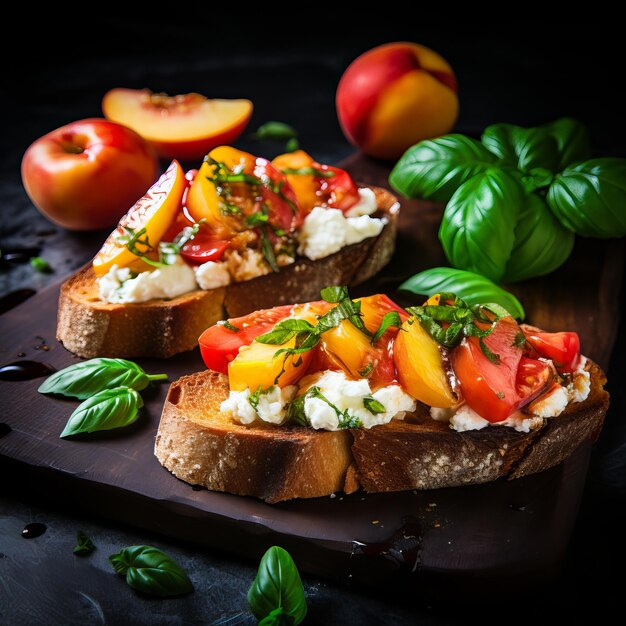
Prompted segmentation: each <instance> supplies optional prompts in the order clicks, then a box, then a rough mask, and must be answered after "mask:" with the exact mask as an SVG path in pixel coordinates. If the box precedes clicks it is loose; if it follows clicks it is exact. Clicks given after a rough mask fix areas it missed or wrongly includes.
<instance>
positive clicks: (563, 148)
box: [543, 117, 591, 172]
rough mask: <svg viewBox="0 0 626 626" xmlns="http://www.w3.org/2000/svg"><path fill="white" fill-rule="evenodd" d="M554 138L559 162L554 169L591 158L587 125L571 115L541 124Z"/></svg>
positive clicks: (558, 170) (557, 169)
mask: <svg viewBox="0 0 626 626" xmlns="http://www.w3.org/2000/svg"><path fill="white" fill-rule="evenodd" d="M543 128H545V129H546V130H547V131H548V132H549V133H550V134H551V135H552V136H553V137H554V139H555V140H556V145H557V149H558V151H559V162H558V164H557V166H556V171H557V172H560V171H561V170H562V169H564V168H565V167H567V166H568V165H572V164H573V163H577V162H579V161H586V160H587V159H590V158H591V139H590V137H589V131H588V130H587V127H586V126H585V125H584V124H582V123H581V122H579V121H578V120H575V119H572V118H571V117H562V118H561V119H558V120H555V121H554V122H551V123H550V124H545V125H544V126H543Z"/></svg>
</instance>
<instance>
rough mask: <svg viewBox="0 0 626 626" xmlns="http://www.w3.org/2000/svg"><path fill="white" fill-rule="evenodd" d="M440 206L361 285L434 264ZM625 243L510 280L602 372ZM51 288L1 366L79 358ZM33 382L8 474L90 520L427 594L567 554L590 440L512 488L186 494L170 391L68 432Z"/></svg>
mask: <svg viewBox="0 0 626 626" xmlns="http://www.w3.org/2000/svg"><path fill="white" fill-rule="evenodd" d="M347 167H348V168H349V169H350V170H351V171H352V173H353V174H354V175H355V177H357V178H358V179H360V180H363V181H364V182H369V183H374V184H381V183H384V178H385V176H386V171H387V170H386V169H385V167H384V166H382V165H380V164H377V163H375V162H373V161H371V160H368V159H364V158H363V157H358V156H357V157H354V158H351V159H349V160H348V162H347ZM440 213H441V208H440V207H438V206H436V205H434V204H429V203H422V202H415V201H411V202H408V201H405V202H403V207H402V211H401V219H400V229H399V237H398V246H397V253H396V255H395V256H394V259H393V261H392V263H391V264H390V265H389V267H388V268H386V269H385V270H384V271H383V272H382V273H381V275H380V276H379V277H377V278H376V279H373V280H372V281H370V283H369V284H367V285H364V286H362V287H361V288H360V289H359V292H363V293H366V292H369V293H371V292H372V291H378V290H381V291H387V292H388V293H389V294H390V295H392V296H394V294H395V288H396V286H397V284H398V283H399V281H400V280H403V279H404V278H406V277H407V276H408V275H410V274H411V273H412V272H413V271H416V270H419V269H422V268H424V267H430V266H432V265H436V264H439V263H441V262H442V261H443V259H442V258H441V251H440V247H439V245H438V244H437V239H436V235H435V233H436V228H437V225H438V223H439V219H440ZM619 243H620V242H609V243H608V244H607V243H606V242H601V245H600V243H599V242H590V241H589V242H587V241H585V242H583V243H582V244H580V243H579V244H578V245H577V249H576V251H575V254H574V255H573V257H572V259H571V260H570V261H568V264H567V266H565V267H564V268H562V269H561V270H559V271H558V272H556V273H554V274H553V275H551V276H550V277H548V278H545V279H541V280H537V281H528V282H527V283H524V284H523V285H520V287H519V288H518V289H516V291H517V292H518V294H519V295H520V297H521V298H522V300H523V302H524V304H525V306H526V308H527V311H528V319H529V321H531V322H532V323H536V324H539V325H541V326H543V327H545V328H547V329H554V330H556V329H576V330H578V331H579V332H580V334H581V339H582V344H583V347H584V350H585V352H586V353H587V354H589V356H591V357H592V358H594V359H595V360H597V361H598V362H599V363H600V364H602V365H604V366H605V367H606V365H607V363H608V357H609V354H610V351H611V347H612V342H613V338H614V332H615V328H616V320H617V306H618V297H617V294H618V291H619V285H620V281H621V272H622V268H623V246H621V245H617V244H619ZM583 269H585V270H586V271H583ZM57 297H58V287H51V288H49V289H47V290H44V291H42V292H41V293H39V294H37V295H36V296H34V297H33V298H32V299H30V300H28V301H27V302H26V303H24V304H23V305H21V306H19V307H18V308H15V309H13V310H12V311H10V312H8V313H6V314H5V315H3V316H2V317H1V318H0V328H1V336H2V345H1V346H0V349H1V350H2V355H3V361H4V362H6V361H12V360H15V358H16V357H17V354H18V353H22V354H24V355H25V357H24V358H28V359H32V358H34V359H37V360H39V361H42V362H45V363H47V364H50V365H51V366H53V367H54V368H56V369H60V368H62V367H65V366H67V365H69V364H71V363H72V362H75V360H76V358H75V357H73V356H72V355H71V354H69V353H68V352H67V351H66V350H65V349H64V348H63V347H62V346H61V345H60V344H58V343H57V342H56V340H55V339H54V336H55V314H56V301H57ZM598 303H601V305H600V306H598ZM590 321H591V322H592V323H589V322H590ZM44 345H45V346H47V347H48V348H49V349H48V350H44V349H42V346H44ZM140 362H141V364H142V366H144V367H145V368H146V370H147V371H149V372H151V373H156V372H162V371H164V372H167V373H168V374H169V376H170V380H175V379H176V378H178V377H179V376H180V375H182V374H186V373H190V372H194V371H198V370H200V369H202V368H203V364H202V362H201V359H200V358H199V355H198V353H197V351H194V352H192V353H187V354H184V355H179V356H177V357H175V358H173V359H169V360H167V361H158V360H142V361H140ZM2 364H3V363H2ZM39 383H40V380H32V381H27V382H17V383H15V382H14V383H9V382H2V383H0V400H1V403H2V406H3V407H4V409H3V421H4V422H5V423H7V424H8V425H9V426H10V428H11V431H10V432H9V434H8V435H6V436H5V437H3V438H2V439H0V455H1V456H0V462H1V466H2V469H3V472H4V473H5V474H4V475H8V474H9V473H13V472H16V473H20V475H21V476H22V481H25V482H26V483H27V484H29V485H30V488H31V489H32V490H33V491H34V492H36V493H37V494H39V496H40V497H45V496H46V494H50V493H54V494H55V496H54V497H55V499H57V501H58V500H61V501H63V500H67V501H76V500H79V501H80V502H81V506H82V507H83V509H84V510H87V511H92V512H94V513H96V514H97V515H98V516H104V517H110V518H113V519H118V520H121V521H124V522H128V523H131V524H135V525H138V526H142V527H145V528H148V529H151V530H155V531H158V532H160V533H163V534H166V535H168V536H171V537H177V538H182V539H187V540H191V541H194V542H197V543H199V544H203V545H208V546H215V547H224V546H228V550H231V551H233V552H236V553H239V554H243V555H246V556H248V557H250V556H252V557H254V558H256V557H259V556H260V555H261V554H262V553H263V551H264V550H265V549H266V548H267V547H268V546H270V545H272V544H275V543H280V545H283V546H285V547H286V548H288V549H289V550H290V551H291V552H292V554H293V555H294V557H295V558H296V560H297V562H298V564H299V565H300V567H301V569H302V570H303V571H306V572H310V573H313V574H318V575H321V576H323V577H326V578H332V579H334V580H338V581H341V582H344V583H346V582H352V583H353V584H357V585H361V586H366V587H373V588H376V587H380V586H381V585H391V586H393V588H394V589H395V590H406V589H407V588H412V587H413V588H417V586H420V587H421V588H424V586H425V585H432V587H433V590H434V591H433V592H434V593H436V589H437V585H436V581H437V576H438V575H442V574H445V575H446V579H445V580H446V581H447V582H446V584H449V581H450V580H451V579H452V578H457V577H458V578H462V579H463V585H462V588H463V589H464V590H465V591H471V592H472V593H474V592H475V591H476V590H480V589H483V590H484V588H485V587H484V582H485V581H486V580H489V582H490V589H492V588H493V586H498V588H500V589H501V590H502V592H503V593H506V591H507V590H511V589H516V590H519V588H520V585H526V584H528V583H529V582H530V581H536V580H537V578H542V579H549V578H550V576H551V575H552V574H554V572H555V571H556V569H557V567H558V565H559V562H560V560H561V558H562V556H563V554H564V552H565V549H566V546H567V543H568V540H569V536H570V533H571V530H572V528H573V524H574V521H575V518H576V513H577V510H578V505H579V501H580V497H581V494H582V489H583V485H584V481H585V475H586V469H587V462H588V452H589V448H588V447H586V448H584V449H580V450H579V451H578V452H577V453H576V454H575V455H574V456H573V457H572V458H571V459H570V460H569V461H567V462H566V463H565V464H563V465H561V466H559V467H557V468H554V469H553V470H550V471H548V472H545V473H543V474H540V475H537V476H533V477H529V478H525V479H520V480H517V481H513V482H503V481H499V482H496V483H492V484H488V485H482V486H474V487H465V488H458V489H447V490H439V491H430V492H407V493H400V494H381V495H366V494H363V493H357V494H354V495H352V496H350V497H343V496H342V495H341V494H338V496H337V497H335V498H320V499H315V500H303V501H294V502H287V503H282V504H279V505H267V504H265V503H263V502H261V501H259V500H256V499H253V498H242V497H238V496H232V495H229V494H220V493H212V492H208V491H205V490H202V491H194V490H193V489H192V487H191V486H190V485H188V484H186V483H183V482H181V481H179V480H177V479H176V478H174V477H173V476H172V475H171V474H169V472H167V471H166V470H165V469H163V468H162V467H161V466H160V465H159V463H158V461H157V460H156V458H155V457H154V455H153V445H154V436H155V433H156V429H157V426H158V421H159V416H160V410H161V407H162V404H163V400H164V398H165V394H166V390H167V385H161V386H159V387H157V388H156V389H154V390H152V391H150V392H149V393H148V394H147V395H146V406H145V409H144V410H143V411H142V415H141V418H140V419H139V420H138V421H137V422H136V423H135V424H134V425H133V426H131V427H130V428H128V429H126V430H120V431H119V432H109V433H102V434H99V435H96V436H92V437H84V438H80V439H73V440H62V439H59V437H58V435H59V433H60V432H61V430H62V429H63V426H64V424H65V422H66V420H67V417H68V416H69V414H70V412H71V411H72V410H73V408H74V407H75V406H76V403H75V402H72V401H68V400H61V399H55V398H50V397H46V396H42V395H40V394H38V393H37V392H36V389H37V386H38V385H39ZM529 545H532V549H530V550H529ZM503 597H504V596H503Z"/></svg>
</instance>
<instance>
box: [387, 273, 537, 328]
mask: <svg viewBox="0 0 626 626" xmlns="http://www.w3.org/2000/svg"><path fill="white" fill-rule="evenodd" d="M398 289H400V290H402V291H410V292H411V293H416V294H419V295H423V296H427V297H430V296H433V295H435V294H436V293H442V292H446V291H451V292H454V293H455V294H457V295H458V296H459V297H461V298H463V300H465V302H467V303H468V304H470V305H472V304H484V303H485V302H495V303H497V304H499V305H500V306H502V307H504V308H505V309H506V310H507V311H509V313H510V314H511V315H512V316H513V317H516V318H517V319H524V316H525V312H524V308H523V307H522V305H521V303H520V302H519V300H518V299H517V298H516V297H515V296H514V295H513V294H511V293H509V292H508V291H505V290H504V289H502V288H501V287H498V285H496V284H495V283H493V282H491V281H490V280H489V279H488V278H485V277H484V276H480V275H479V274H475V273H473V272H465V271H463V270H457V269H454V268H451V267H433V268H431V269H428V270H425V271H423V272H420V273H419V274H415V276H412V277H411V278H409V279H408V280H405V281H404V282H403V283H402V284H401V285H400V287H398Z"/></svg>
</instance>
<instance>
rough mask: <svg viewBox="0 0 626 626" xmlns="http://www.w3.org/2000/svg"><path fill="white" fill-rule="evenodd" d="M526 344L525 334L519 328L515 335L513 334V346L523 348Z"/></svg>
mask: <svg viewBox="0 0 626 626" xmlns="http://www.w3.org/2000/svg"><path fill="white" fill-rule="evenodd" d="M524 345H526V335H524V333H523V332H522V331H521V330H520V331H519V332H518V333H517V335H515V339H514V340H513V346H514V347H515V348H523V347H524Z"/></svg>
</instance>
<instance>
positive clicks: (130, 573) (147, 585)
mask: <svg viewBox="0 0 626 626" xmlns="http://www.w3.org/2000/svg"><path fill="white" fill-rule="evenodd" d="M109 561H110V562H111V564H112V565H113V567H114V568H115V571H116V572H117V573H118V574H121V575H123V576H126V582H127V583H128V586H129V587H132V588H133V589H135V590H136V591H141V592H142V593H146V594H149V595H151V596H159V597H161V598H165V597H169V596H179V595H182V594H184V593H189V592H191V591H193V585H192V584H191V581H190V580H189V576H187V573H186V572H185V570H184V569H183V568H182V567H181V566H180V565H179V564H178V563H177V562H176V561H175V560H174V559H173V558H172V557H170V556H168V555H167V554H165V553H164V552H162V551H161V550H159V549H158V548H154V547H152V546H129V547H128V548H123V549H122V550H121V551H120V552H118V553H117V554H112V555H111V556H110V557H109Z"/></svg>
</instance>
